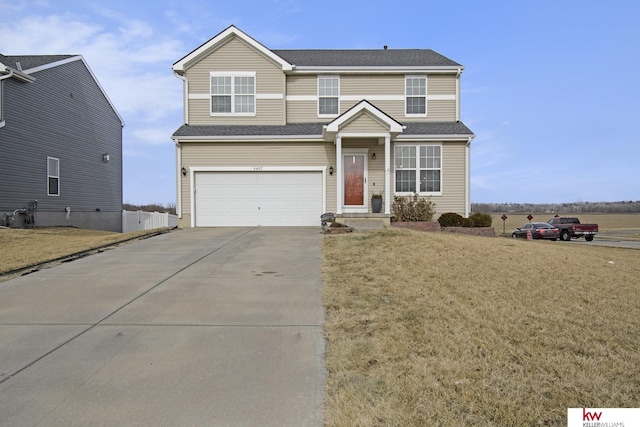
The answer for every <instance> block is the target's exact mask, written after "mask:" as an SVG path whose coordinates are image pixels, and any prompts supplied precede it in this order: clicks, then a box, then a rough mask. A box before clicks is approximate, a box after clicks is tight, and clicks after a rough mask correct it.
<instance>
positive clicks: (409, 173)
mask: <svg viewBox="0 0 640 427" xmlns="http://www.w3.org/2000/svg"><path fill="white" fill-rule="evenodd" d="M394 159H395V161H394V166H395V168H394V169H395V175H396V176H395V192H396V193H406V194H413V193H416V192H417V193H419V194H425V195H429V194H440V193H441V192H442V146H441V145H439V144H438V145H435V144H431V145H396V146H395V151H394Z"/></svg>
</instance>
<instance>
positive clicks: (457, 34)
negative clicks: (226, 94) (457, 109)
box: [0, 0, 640, 205]
mask: <svg viewBox="0 0 640 427" xmlns="http://www.w3.org/2000/svg"><path fill="white" fill-rule="evenodd" d="M639 23H640V2H638V1H637V0H619V1H615V2H604V1H602V0H599V1H592V0H581V1H577V0H575V1H569V0H567V1H557V0H555V1H551V0H540V1H513V0H504V1H502V0H501V1H498V0H496V1H482V0H469V1H453V0H442V1H429V0H420V1H402V0H397V1H394V2H389V1H376V0H368V1H350V0H341V1H334V0H324V1H314V0H259V1H242V0H236V1H231V2H230V1H217V0H209V1H200V0H177V1H175V0H154V1H145V0H135V1H134V0H127V1H122V0H109V1H99V0H94V1H91V0H77V1H74V0H41V1H38V0H25V1H21V0H0V52H1V53H4V54H6V55H28V54H81V55H83V56H84V57H85V59H86V60H87V62H88V64H89V66H90V67H91V69H92V71H93V72H94V73H95V75H96V76H97V78H98V80H99V81H100V83H101V84H102V86H103V87H104V89H105V90H106V92H107V93H108V95H109V97H110V98H111V100H112V101H113V103H114V104H115V106H116V108H117V109H118V111H119V112H120V114H121V115H122V116H123V118H124V120H125V122H126V126H125V128H124V148H123V151H124V153H123V155H124V201H125V202H128V203H134V204H146V203H160V204H163V205H166V204H169V203H175V198H176V195H175V149H174V145H173V142H172V141H171V139H170V136H171V134H172V133H173V132H174V131H175V130H176V129H177V128H178V127H179V126H180V125H181V123H182V93H181V90H182V86H181V84H180V81H179V80H178V79H177V78H175V77H173V75H172V72H171V65H172V64H173V63H174V62H175V61H177V60H178V59H180V58H181V57H183V56H184V55H186V54H187V53H189V52H190V51H192V50H193V49H195V48H196V47H198V46H199V45H200V44H202V43H204V42H205V41H207V40H208V39H210V38H211V37H213V36H214V35H216V34H217V33H219V32H220V31H222V30H223V29H225V28H226V27H228V26H229V25H231V24H234V25H236V26H237V27H239V28H240V29H242V30H243V31H245V32H246V33H248V34H249V35H251V36H252V37H254V38H255V39H257V40H258V41H260V42H261V43H263V44H264V45H266V46H267V47H268V48H271V49H304V48H309V49H311V48H329V49H358V48H381V47H382V46H383V45H388V46H389V48H429V49H434V50H436V51H437V52H440V53H441V54H443V55H445V56H447V57H449V58H451V59H453V60H454V61H457V62H459V63H461V64H463V65H464V66H465V71H464V73H463V75H462V121H463V122H464V123H465V124H466V125H467V126H469V127H470V128H471V130H472V131H473V132H474V133H475V134H476V135H477V136H476V139H475V140H474V141H473V143H472V149H471V201H472V202H478V203H479V202H496V203H503V202H506V203H509V202H533V203H543V202H574V201H592V202H595V201H619V200H640V172H639V170H640V167H639V166H638V165H639V163H640V162H639V159H640V137H639V133H638V131H637V130H636V127H637V125H636V123H637V122H636V120H637V116H638V113H640V107H639V105H640V78H639V71H638V70H639V69H640V24H639Z"/></svg>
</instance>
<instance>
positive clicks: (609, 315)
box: [323, 228, 640, 426]
mask: <svg viewBox="0 0 640 427" xmlns="http://www.w3.org/2000/svg"><path fill="white" fill-rule="evenodd" d="M323 257H324V259H323V275H324V290H323V300H324V305H325V307H326V310H327V312H326V323H325V333H326V337H327V356H326V365H327V369H328V380H327V394H326V401H325V422H326V425H328V426H352V425H358V426H424V425H442V426H453V425H456V426H457V425H494V426H506V425H509V426H533V425H554V426H555V425H566V422H567V421H566V413H567V408H569V407H640V370H639V369H638V366H640V352H639V351H638V350H639V347H638V343H640V279H639V278H640V252H639V251H636V250H629V249H626V250H625V249H616V248H606V247H596V246H587V245H569V244H565V243H562V242H542V241H522V240H517V241H515V240H512V239H497V238H483V237H475V236H465V235H456V234H451V233H420V232H413V231H409V230H399V229H394V228H391V229H386V230H383V231H377V232H368V233H359V234H353V235H339V236H327V237H325V239H324V242H323Z"/></svg>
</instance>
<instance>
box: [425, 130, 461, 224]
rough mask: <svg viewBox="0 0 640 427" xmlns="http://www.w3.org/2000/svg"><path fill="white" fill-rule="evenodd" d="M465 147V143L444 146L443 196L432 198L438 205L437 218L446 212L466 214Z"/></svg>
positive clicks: (444, 144)
mask: <svg viewBox="0 0 640 427" xmlns="http://www.w3.org/2000/svg"><path fill="white" fill-rule="evenodd" d="M465 145H466V143H464V142H445V143H443V144H442V196H434V197H432V198H431V200H432V201H433V202H434V203H435V204H436V212H437V213H436V218H437V217H438V216H440V215H441V214H443V213H446V212H456V213H458V214H460V215H463V216H464V214H465V184H466V176H465V164H466V162H465Z"/></svg>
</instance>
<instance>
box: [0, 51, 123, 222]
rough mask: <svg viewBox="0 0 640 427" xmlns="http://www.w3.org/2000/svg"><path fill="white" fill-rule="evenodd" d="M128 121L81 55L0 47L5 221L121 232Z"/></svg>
mask: <svg viewBox="0 0 640 427" xmlns="http://www.w3.org/2000/svg"><path fill="white" fill-rule="evenodd" d="M123 126H124V122H123V121H122V118H121V117H120V115H119V114H118V112H117V111H116V109H115V107H114V106H113V104H112V103H111V101H110V100H109V98H108V96H107V94H106V93H105V91H104V90H103V88H102V86H101V85H100V83H99V82H98V80H97V79H96V77H95V75H94V74H93V72H92V71H91V69H90V68H89V66H88V65H87V63H86V62H85V60H84V58H83V57H82V56H80V55H26V56H5V55H1V54H0V183H1V184H0V225H6V224H8V223H10V224H11V225H12V226H33V225H35V226H73V227H81V228H91V229H99V230H108V231H117V232H120V231H122V127H123Z"/></svg>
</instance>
